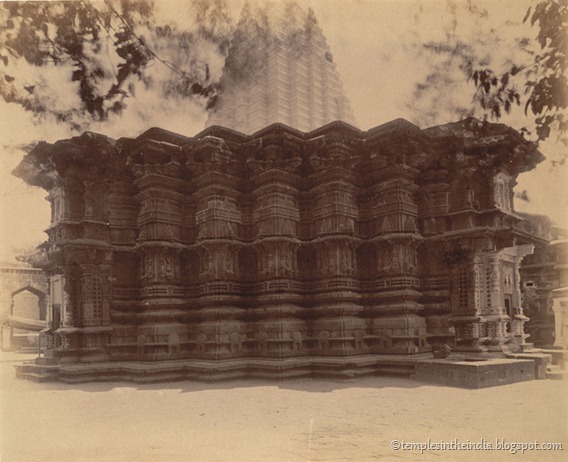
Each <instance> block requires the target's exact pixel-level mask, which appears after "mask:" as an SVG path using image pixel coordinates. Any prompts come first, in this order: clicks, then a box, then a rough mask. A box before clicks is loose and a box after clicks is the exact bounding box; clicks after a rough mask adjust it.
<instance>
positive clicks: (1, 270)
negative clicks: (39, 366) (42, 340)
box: [0, 261, 47, 350]
mask: <svg viewBox="0 0 568 462" xmlns="http://www.w3.org/2000/svg"><path fill="white" fill-rule="evenodd" d="M46 315H47V279H46V277H45V274H44V273H43V271H42V270H41V269H38V268H32V267H31V266H30V265H27V264H24V263H20V262H16V261H14V262H0V329H1V330H0V348H2V349H3V350H11V349H20V348H30V347H32V348H36V349H37V346H38V332H39V331H40V330H42V329H44V328H45V327H46Z"/></svg>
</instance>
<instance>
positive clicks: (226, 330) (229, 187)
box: [187, 139, 246, 359]
mask: <svg viewBox="0 0 568 462" xmlns="http://www.w3.org/2000/svg"><path fill="white" fill-rule="evenodd" d="M188 158H189V160H188V162H187V166H188V168H189V170H190V171H191V173H192V174H193V175H194V178H193V180H192V187H193V188H195V191H196V192H195V194H194V199H195V201H196V204H197V205H196V207H197V208H196V215H195V223H196V233H197V237H196V241H195V244H194V245H193V246H192V248H193V249H194V250H195V251H196V253H197V254H198V256H199V276H198V289H197V294H198V298H197V300H196V301H195V304H196V310H195V311H194V312H191V313H188V317H187V319H188V321H189V323H190V324H189V326H188V328H189V339H188V340H189V345H190V348H191V350H190V351H191V354H192V355H193V356H195V357H200V358H210V359H220V358H228V357H239V356H243V355H244V354H245V351H244V349H243V345H244V339H245V337H246V333H245V323H244V322H243V321H242V320H241V318H242V316H243V312H244V310H243V308H242V307H241V296H240V282H239V278H240V274H239V265H238V254H239V248H240V245H241V228H242V216H241V215H242V214H241V210H240V205H241V204H240V195H241V194H240V192H239V186H240V179H239V174H238V159H237V157H236V154H235V153H234V152H232V151H231V150H230V149H229V148H228V147H227V146H226V145H225V144H223V143H220V142H217V140H216V139H205V140H200V141H199V142H197V143H196V144H195V145H194V146H192V147H191V150H190V151H189V152H188Z"/></svg>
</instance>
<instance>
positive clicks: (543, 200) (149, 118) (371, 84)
mask: <svg viewBox="0 0 568 462" xmlns="http://www.w3.org/2000/svg"><path fill="white" fill-rule="evenodd" d="M230 3H231V6H232V10H233V12H234V16H235V17H238V14H239V12H240V9H241V7H242V4H243V2H242V1H241V0H230ZM298 3H300V4H301V5H302V6H305V7H312V8H313V10H314V11H315V14H316V18H317V20H318V23H319V25H320V26H321V28H322V29H323V32H324V35H325V36H326V38H327V41H328V44H329V45H330V47H331V51H332V53H333V56H334V62H335V63H336V65H337V68H338V71H339V73H340V75H341V79H342V81H343V84H344V88H345V91H346V93H347V95H348V97H349V98H350V100H351V103H352V107H353V110H354V113H355V117H356V118H357V121H358V125H359V128H361V129H363V130H366V129H369V128H372V127H374V126H377V125H380V124H382V123H385V122H388V121H390V120H393V119H395V118H399V117H400V118H405V119H408V120H410V121H411V122H414V123H418V124H419V125H420V126H421V127H422V128H425V126H424V125H422V124H421V123H420V114H421V112H423V110H424V108H425V107H424V104H428V101H422V102H418V101H413V98H412V94H413V91H414V88H415V85H416V83H417V82H419V81H421V79H422V78H424V76H425V75H427V73H428V70H429V66H430V64H431V61H430V59H431V57H428V56H426V55H420V54H417V50H419V46H418V44H419V43H421V42H425V41H430V40H444V37H445V34H446V31H447V28H448V24H450V23H451V20H452V18H453V17H454V16H453V15H452V14H451V7H452V5H455V6H456V11H457V13H456V14H457V16H456V17H457V18H458V27H457V29H456V34H458V35H459V36H460V37H461V38H463V40H464V41H467V40H468V38H475V37H479V36H480V35H483V34H485V35H486V36H487V37H488V38H491V39H492V40H493V42H492V43H497V44H499V47H495V48H494V49H492V50H491V53H492V55H494V58H495V62H499V59H500V57H506V56H509V55H513V48H512V47H511V46H510V43H511V42H510V41H511V39H513V38H514V37H520V36H522V35H527V36H530V37H531V38H532V37H534V31H531V29H530V28H529V27H528V26H527V25H520V23H521V22H522V18H523V16H524V13H525V12H526V8H527V6H528V4H529V3H530V2H528V1H526V0H522V1H520V0H493V1H479V0H475V2H474V3H472V5H473V4H474V5H475V7H476V8H478V9H484V8H486V9H487V12H488V15H487V16H486V17H485V18H482V19H471V18H469V17H468V16H467V15H465V14H464V13H463V11H465V7H466V6H467V0H453V1H451V0H450V1H448V0H422V1H418V0H300V1H299V2H298ZM159 4H160V8H161V9H162V11H161V13H160V16H161V17H162V18H167V19H168V20H170V21H172V22H181V23H184V15H185V10H186V9H187V4H186V3H184V2H183V1H182V0H179V1H174V0H171V1H167V2H160V3H159ZM503 59H504V58H503ZM218 64H219V63H218ZM221 64H222V63H221ZM152 66H154V71H155V72H158V71H159V63H153V64H152ZM28 72H30V71H29V70H28ZM48 78H49V79H52V80H57V79H59V81H60V82H62V85H61V86H59V87H57V86H56V88H55V90H54V104H56V102H57V100H61V99H63V98H67V97H69V92H67V90H66V86H65V85H64V84H63V81H64V80H66V79H67V78H68V77H67V74H66V73H64V72H57V71H53V72H51V73H50V74H49V75H48ZM471 85H472V84H471V83H469V84H468V83H467V82H461V84H460V85H458V86H455V87H453V86H452V87H451V88H447V89H445V92H447V95H446V94H445V95H444V97H446V96H447V98H448V99H450V100H452V99H453V100H455V101H457V102H461V103H463V99H464V98H466V99H468V98H469V92H470V91H471ZM57 92H59V94H58V93H57ZM428 109H432V108H428ZM436 109H437V108H436ZM453 121H456V118H455V116H453V114H451V113H448V112H447V111H446V109H445V107H444V106H440V107H439V111H438V112H437V117H436V120H435V124H442V123H447V122H453ZM204 122H205V114H203V113H198V112H196V110H195V108H194V107H190V105H189V104H186V103H185V102H184V101H175V102H163V101H159V102H158V101H155V100H154V99H152V94H140V95H138V94H137V98H136V100H132V102H131V103H130V106H129V109H128V110H127V112H126V113H125V116H124V117H122V118H120V119H117V120H114V121H111V122H110V123H106V124H93V125H92V127H90V129H91V130H92V131H97V132H100V133H104V134H106V135H108V136H111V137H116V138H118V137H121V136H137V135H138V134H140V133H142V132H143V131H144V130H145V129H147V128H149V127H152V126H160V127H162V128H165V129H169V130H172V131H175V132H178V133H181V134H183V135H186V136H192V135H194V134H196V133H197V132H199V131H201V130H202V129H203V127H204ZM501 122H504V123H508V124H510V125H512V126H514V127H515V128H520V127H521V126H523V125H524V124H525V123H526V119H525V118H524V116H523V113H522V110H518V111H517V112H516V113H515V114H514V115H513V116H508V117H507V118H505V119H503V120H502V121H501ZM0 126H1V135H0V145H1V146H2V151H3V152H2V154H1V156H0V224H1V226H0V260H2V259H6V258H8V257H9V256H10V255H12V254H13V253H14V252H18V251H21V250H22V249H24V248H29V247H31V246H34V245H37V244H39V243H41V242H42V241H43V240H44V239H45V238H46V236H45V234H44V233H43V232H42V230H43V229H45V228H46V227H47V225H48V223H49V209H48V203H47V202H46V201H45V200H44V197H45V195H46V193H45V191H43V190H39V189H37V188H32V187H29V186H27V185H25V184H24V183H23V182H22V181H21V180H19V179H17V178H14V177H12V176H11V175H10V174H9V172H10V171H11V170H12V169H13V168H14V167H15V165H17V163H18V162H19V161H20V160H21V158H22V155H23V152H22V151H21V150H17V149H13V146H18V145H23V144H29V143H33V142H37V141H39V140H46V141H48V142H54V141H56V140H58V139H61V138H67V137H69V136H70V135H71V134H70V132H69V130H68V128H67V127H66V126H62V125H58V124H53V123H51V124H43V125H34V124H33V123H32V122H31V119H30V117H29V114H28V113H26V112H25V111H23V110H22V109H20V108H19V107H17V106H15V105H13V104H10V105H9V104H6V103H4V102H0ZM559 149H560V147H559V146H558V145H555V144H554V143H546V144H544V145H542V146H541V151H542V152H543V153H544V154H545V155H547V156H551V155H552V154H554V152H555V151H558V150H559ZM566 178H568V168H566V167H563V168H556V169H552V168H551V167H550V163H549V162H545V163H543V164H541V165H539V166H538V167H537V169H536V170H534V171H533V172H529V173H525V174H523V175H521V177H520V178H519V186H518V189H519V190H524V189H527V190H528V193H529V197H530V198H531V202H530V203H529V204H526V203H521V204H518V205H517V209H518V210H524V211H530V212H534V213H544V214H548V215H550V216H551V217H552V218H553V219H554V220H556V221H557V222H559V223H561V224H563V225H564V226H567V227H568V213H567V212H566V211H567V209H568V186H567V181H566Z"/></svg>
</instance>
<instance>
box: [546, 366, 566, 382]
mask: <svg viewBox="0 0 568 462" xmlns="http://www.w3.org/2000/svg"><path fill="white" fill-rule="evenodd" d="M546 378H547V379H551V380H567V379H568V370H567V369H562V368H561V367H560V366H554V365H553V366H549V367H548V369H547V371H546Z"/></svg>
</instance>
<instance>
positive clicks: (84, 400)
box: [0, 353, 568, 462]
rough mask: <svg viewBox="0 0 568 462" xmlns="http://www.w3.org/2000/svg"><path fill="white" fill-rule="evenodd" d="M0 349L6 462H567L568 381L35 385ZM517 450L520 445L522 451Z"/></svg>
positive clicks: (17, 357)
mask: <svg viewBox="0 0 568 462" xmlns="http://www.w3.org/2000/svg"><path fill="white" fill-rule="evenodd" d="M33 357H34V355H22V354H17V353H0V373H1V383H0V385H1V390H0V391H1V398H0V425H1V427H0V428H1V430H0V432H1V433H0V434H1V440H0V456H1V462H19V461H22V462H35V461H41V462H51V461H54V462H55V461H57V462H67V461H73V462H75V461H81V462H90V461H96V462H106V461H109V462H110V461H112V462H129V461H136V462H145V461H152V462H154V461H157V462H162V461H164V462H170V461H171V462H177V461H204V462H215V461H230V462H233V461H235V462H236V461H374V460H381V461H400V460H409V461H418V460H435V461H472V460H483V461H507V460H517V461H523V462H526V461H565V460H568V393H566V391H567V388H568V387H567V384H566V382H559V381H552V380H543V381H533V382H525V383H519V384H514V385H507V386H503V387H497V388H489V389H482V390H466V389H459V388H449V387H444V386H438V385H430V384H424V383H421V382H418V381H413V380H410V379H402V378H393V377H369V378H363V379H356V380H353V381H330V380H318V379H294V380H286V381H281V382H268V381H253V380H239V381H232V382H224V383H212V384H205V383H196V382H189V381H185V382H174V383H161V384H149V385H138V384H131V383H115V382H110V383H88V384H79V385H67V384H62V383H34V382H27V381H23V380H17V379H15V378H14V372H13V366H14V364H17V362H18V361H21V360H23V359H29V358H33ZM428 438H430V441H431V444H434V443H439V442H441V441H442V440H443V441H444V442H447V443H449V442H451V441H452V440H455V439H457V441H458V442H459V443H466V444H467V442H470V443H474V444H478V443H480V442H481V441H482V438H483V439H484V440H485V442H486V443H491V444H493V445H494V446H495V445H496V438H498V439H499V440H501V439H504V442H505V444H511V443H527V444H529V443H534V442H535V440H536V441H538V442H539V443H549V442H554V443H558V442H560V443H562V445H563V450H556V451H541V450H527V451H525V452H524V454H523V453H521V450H519V452H517V453H515V454H513V453H512V452H513V451H511V450H494V451H480V450H461V451H458V450H434V449H430V450H428V449H426V450H424V451H423V453H422V452H421V450H419V449H418V448H414V449H411V450H402V449H399V450H394V449H393V448H392V446H391V444H392V443H391V442H392V441H393V440H398V441H399V442H402V441H404V442H405V443H424V444H427V442H428ZM519 449H520V448H519Z"/></svg>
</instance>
